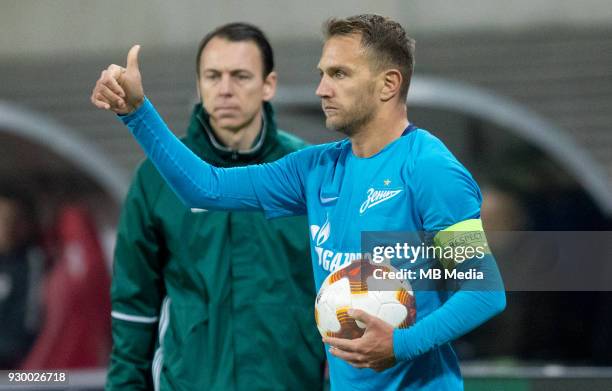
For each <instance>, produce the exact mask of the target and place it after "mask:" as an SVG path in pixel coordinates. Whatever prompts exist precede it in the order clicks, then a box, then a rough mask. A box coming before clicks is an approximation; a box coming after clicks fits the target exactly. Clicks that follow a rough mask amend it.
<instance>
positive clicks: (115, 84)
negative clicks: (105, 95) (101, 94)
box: [100, 64, 126, 98]
mask: <svg viewBox="0 0 612 391" xmlns="http://www.w3.org/2000/svg"><path fill="white" fill-rule="evenodd" d="M125 72H126V70H125V68H123V67H120V66H119V65H115V64H112V65H111V66H109V67H108V68H107V69H106V70H105V71H102V76H101V77H100V81H102V83H103V84H104V85H105V86H106V87H107V88H109V89H110V90H111V91H112V92H114V93H115V94H116V95H118V96H120V97H122V98H123V97H125V91H123V88H122V87H121V85H120V84H119V81H120V80H121V77H122V75H123V74H124V73H125Z"/></svg>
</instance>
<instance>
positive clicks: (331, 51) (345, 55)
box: [318, 34, 367, 69]
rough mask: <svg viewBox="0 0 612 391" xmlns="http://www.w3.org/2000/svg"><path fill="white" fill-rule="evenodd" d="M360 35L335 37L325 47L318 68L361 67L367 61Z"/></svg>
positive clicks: (326, 42)
mask: <svg viewBox="0 0 612 391" xmlns="http://www.w3.org/2000/svg"><path fill="white" fill-rule="evenodd" d="M366 56H367V53H366V51H365V50H364V48H363V46H361V35H360V34H348V35H335V36H333V37H330V38H329V39H328V40H327V41H325V44H324V45H323V52H322V54H321V59H320V60H319V65H318V68H320V69H323V68H327V67H335V66H340V65H342V66H351V65H359V64H361V63H364V62H366V61H367V57H366Z"/></svg>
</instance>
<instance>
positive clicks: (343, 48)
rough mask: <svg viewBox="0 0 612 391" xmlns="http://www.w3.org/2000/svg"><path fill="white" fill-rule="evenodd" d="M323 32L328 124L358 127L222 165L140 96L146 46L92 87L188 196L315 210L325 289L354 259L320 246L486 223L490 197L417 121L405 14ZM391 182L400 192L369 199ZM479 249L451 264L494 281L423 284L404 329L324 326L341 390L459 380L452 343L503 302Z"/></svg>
mask: <svg viewBox="0 0 612 391" xmlns="http://www.w3.org/2000/svg"><path fill="white" fill-rule="evenodd" d="M325 33H326V40H325V43H324V46H323V52H322V55H321V59H320V61H319V65H318V68H319V70H320V73H321V81H320V83H319V86H318V88H317V91H316V93H317V95H318V96H319V97H320V98H321V105H322V108H323V111H324V112H325V116H326V125H327V127H328V128H330V129H335V130H339V131H342V132H344V133H345V134H346V135H347V136H348V138H347V139H344V140H342V141H338V142H334V143H330V144H324V145H318V146H313V147H310V148H306V149H304V150H301V151H299V152H295V153H292V154H290V155H288V156H286V157H284V158H283V159H280V160H278V161H276V162H273V163H269V164H264V165H256V166H249V167H241V168H234V169H218V168H215V167H212V166H210V165H208V164H206V163H204V162H202V161H201V160H200V159H198V157H197V156H195V155H194V154H192V153H190V152H189V151H188V150H187V149H186V148H184V147H183V146H182V145H181V144H180V142H178V140H177V139H176V138H175V137H174V136H173V135H172V133H171V132H170V131H169V129H168V128H167V126H166V125H165V123H164V122H163V120H162V119H161V117H160V116H159V115H158V114H157V112H156V111H155V109H154V107H153V105H152V104H151V102H150V101H149V100H148V99H147V98H146V97H145V96H144V93H143V91H142V85H141V83H140V73H139V71H138V61H137V54H138V50H139V47H138V46H135V47H133V48H132V49H131V51H130V53H128V61H127V69H125V72H123V73H121V75H120V77H118V78H117V79H112V78H111V79H105V80H102V81H101V82H100V83H99V85H98V87H97V89H95V90H94V92H93V100H94V103H95V105H96V106H98V107H101V108H105V109H109V110H112V111H114V112H116V113H127V115H125V116H122V117H121V119H122V121H123V122H124V123H125V124H126V125H127V126H128V127H129V128H130V130H131V131H132V132H133V134H134V136H135V137H136V138H137V139H138V141H139V142H140V144H141V145H142V147H143V148H144V150H145V151H146V153H147V154H148V155H149V156H150V158H151V159H152V160H153V162H154V163H155V164H156V167H157V168H158V169H159V170H160V172H161V173H162V175H163V176H164V178H165V179H166V180H167V181H168V182H169V183H170V184H171V186H172V187H173V189H174V190H175V191H176V192H177V194H178V195H179V196H180V197H181V199H182V200H183V202H185V203H186V204H187V205H189V206H192V207H200V208H207V209H223V210H264V212H265V213H266V215H267V216H268V217H270V218H271V217H280V216H292V215H302V214H307V216H308V220H309V223H310V224H311V228H314V227H312V226H319V227H321V226H324V225H325V226H326V230H325V235H314V236H315V237H314V238H311V239H312V241H311V248H312V249H313V250H312V252H311V253H312V266H313V268H314V272H315V283H316V286H317V288H319V287H320V285H321V283H322V281H323V280H324V279H325V277H326V276H327V275H328V274H329V273H330V272H331V271H332V270H335V269H337V268H338V267H342V266H344V265H342V264H339V263H333V262H325V260H324V259H321V258H320V257H319V255H318V253H317V252H316V251H315V250H314V249H315V247H318V248H323V249H324V250H325V252H328V253H329V252H331V253H332V254H334V255H337V254H340V255H342V254H348V253H356V252H357V253H358V252H360V251H361V244H360V239H361V232H362V231H413V232H416V231H424V232H425V233H426V234H427V236H428V237H433V242H434V243H436V238H438V239H439V238H440V237H444V235H445V234H447V233H448V232H451V231H457V230H465V231H481V230H482V224H481V223H480V220H479V217H480V203H481V195H480V191H479V189H478V187H477V185H476V183H475V182H474V180H473V179H472V177H471V175H470V174H469V173H468V172H467V170H466V169H465V168H464V167H463V166H462V165H461V164H460V163H459V162H458V161H457V160H456V159H455V157H454V156H453V155H452V154H451V153H450V152H449V151H448V150H447V149H446V147H445V146H444V145H443V144H442V142H440V141H439V140H438V139H437V138H435V137H434V136H432V135H431V134H430V133H428V132H427V131H425V130H423V129H420V128H417V127H416V126H415V125H414V124H411V123H410V122H409V121H408V117H407V107H406V94H407V92H408V86H409V83H410V77H411V75H412V70H413V63H414V60H413V50H414V44H413V41H412V40H411V39H410V38H409V37H408V36H407V35H406V33H405V31H404V29H403V28H402V27H401V25H399V24H398V23H396V22H394V21H392V20H390V19H388V18H384V17H381V16H378V15H358V16H354V17H350V18H346V19H332V20H330V21H329V22H328V23H327V24H326V26H325ZM388 189H393V190H394V191H392V192H386V193H385V194H392V196H387V197H379V198H376V199H375V202H372V201H373V199H372V198H369V196H370V195H372V194H373V193H374V192H379V191H380V192H381V193H379V194H383V192H384V191H385V190H388ZM313 231H314V229H313ZM330 258H331V259H350V257H344V256H339V257H336V256H333V257H330ZM445 261H448V260H445ZM471 261H472V260H470V262H468V261H466V262H461V263H459V262H457V263H456V264H450V265H449V264H448V262H445V264H446V265H449V267H456V268H457V269H460V270H461V269H462V268H465V267H466V266H467V265H468V264H469V265H470V267H477V268H479V271H481V272H483V273H486V274H487V275H489V279H492V280H493V281H495V282H496V288H497V289H488V290H473V289H465V287H466V285H462V284H459V285H458V289H457V290H455V291H453V292H450V293H449V294H448V295H447V294H445V292H438V291H423V292H415V300H416V305H417V320H416V322H415V324H414V325H413V326H411V327H410V328H407V329H393V328H392V327H391V326H390V325H388V324H387V323H385V322H384V321H382V320H380V319H378V318H376V317H374V316H371V315H369V314H367V313H365V312H363V311H360V310H354V311H352V316H353V317H354V318H356V319H358V320H361V321H362V322H363V323H365V325H366V331H365V334H364V335H363V336H362V337H361V338H358V339H355V340H344V339H335V338H324V342H325V343H327V344H328V347H329V350H328V352H329V353H328V359H329V366H330V377H331V386H332V389H334V390H348V389H362V390H407V389H411V390H412V389H419V390H457V389H461V388H462V379H461V375H460V371H459V366H458V363H457V359H456V356H455V354H454V353H453V350H452V348H451V346H450V342H451V341H452V340H454V339H456V338H458V337H459V336H461V335H463V334H465V333H466V332H468V331H470V330H471V329H473V328H475V327H477V326H478V325H480V324H482V323H483V322H485V321H486V320H487V319H489V318H491V317H492V316H494V315H495V314H497V313H499V312H500V311H502V310H503V308H504V307H505V294H504V292H503V284H502V282H501V278H500V277H499V274H498V270H497V268H496V266H495V262H494V261H493V262H486V263H485V262H480V263H473V262H471Z"/></svg>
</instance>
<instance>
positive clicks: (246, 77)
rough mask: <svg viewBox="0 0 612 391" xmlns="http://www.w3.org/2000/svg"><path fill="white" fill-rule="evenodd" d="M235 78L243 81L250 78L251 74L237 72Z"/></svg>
mask: <svg viewBox="0 0 612 391" xmlns="http://www.w3.org/2000/svg"><path fill="white" fill-rule="evenodd" d="M236 78H237V79H238V80H240V81H244V80H250V79H251V75H249V74H247V73H239V74H238V75H236Z"/></svg>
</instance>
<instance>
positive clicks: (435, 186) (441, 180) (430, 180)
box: [393, 143, 506, 360]
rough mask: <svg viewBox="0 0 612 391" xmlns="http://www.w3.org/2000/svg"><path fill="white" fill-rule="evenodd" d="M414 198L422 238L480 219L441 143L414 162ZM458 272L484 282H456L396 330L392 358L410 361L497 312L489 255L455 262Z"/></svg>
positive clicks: (495, 272) (501, 301)
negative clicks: (475, 274)
mask: <svg viewBox="0 0 612 391" xmlns="http://www.w3.org/2000/svg"><path fill="white" fill-rule="evenodd" d="M413 178H414V188H413V192H414V195H415V201H416V205H417V209H418V213H419V215H420V217H421V222H422V225H423V229H424V231H425V234H426V236H428V237H433V235H435V234H436V233H437V232H438V231H440V230H443V229H445V228H447V227H450V226H451V225H453V224H456V223H458V222H461V221H465V220H468V219H479V218H480V204H481V194H480V190H479V189H478V186H477V185H476V183H475V181H474V180H473V178H472V176H471V175H470V174H469V172H468V171H467V170H466V169H465V168H464V167H463V166H462V165H461V164H460V163H459V162H458V161H457V160H456V159H455V157H454V156H453V155H452V154H451V153H450V152H449V151H448V150H447V149H446V147H444V146H442V144H441V143H440V144H437V145H434V147H433V148H432V149H431V150H430V151H429V153H428V154H427V155H426V156H424V157H423V158H422V159H420V161H418V162H417V163H416V164H415V169H414V176H413ZM456 268H457V270H458V271H466V270H468V269H469V268H476V269H477V270H478V271H482V272H483V273H484V275H485V276H486V284H483V285H477V283H474V282H473V281H469V280H466V283H464V284H462V285H459V286H457V287H455V288H456V291H454V292H451V294H452V295H451V297H450V298H449V299H448V300H447V301H446V302H445V303H443V304H442V305H441V306H440V307H439V308H437V309H435V310H434V311H432V312H431V313H430V314H428V315H427V316H425V317H424V318H422V319H420V320H419V321H418V322H416V323H415V324H414V325H413V326H411V327H409V328H407V329H396V330H394V335H393V348H394V352H395V356H396V358H397V359H398V360H411V359H414V358H415V357H417V356H419V355H421V354H423V353H426V352H427V351H429V350H431V349H433V348H435V347H437V346H439V345H442V344H445V343H448V342H450V341H452V340H454V339H457V338H459V337H461V336H462V335H464V334H466V333H468V332H469V331H471V330H472V329H474V328H476V327H478V326H479V325H481V324H482V323H484V322H486V321H487V320H488V319H490V318H491V317H493V316H495V315H496V314H498V313H499V312H501V311H503V309H504V308H505V306H506V295H505V292H504V287H503V282H502V279H501V276H500V274H499V269H498V268H497V264H496V263H495V259H494V258H493V256H491V255H487V256H485V257H484V259H482V260H476V259H473V260H470V261H466V262H463V263H460V264H457V265H456Z"/></svg>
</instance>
